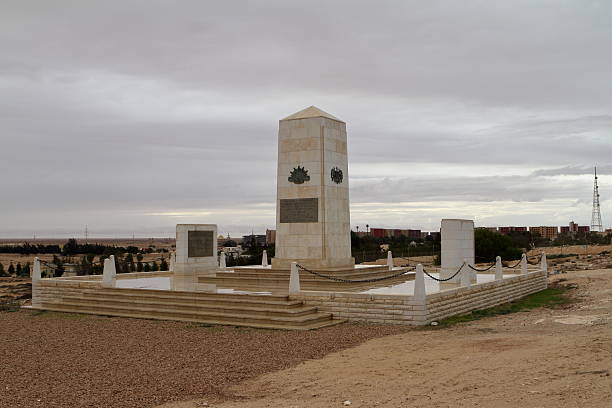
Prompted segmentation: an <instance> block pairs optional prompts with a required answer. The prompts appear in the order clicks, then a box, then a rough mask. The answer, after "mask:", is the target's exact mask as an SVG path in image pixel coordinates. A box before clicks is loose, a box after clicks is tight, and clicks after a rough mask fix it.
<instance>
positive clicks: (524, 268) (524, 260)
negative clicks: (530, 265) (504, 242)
mask: <svg viewBox="0 0 612 408" xmlns="http://www.w3.org/2000/svg"><path fill="white" fill-rule="evenodd" d="M521 274H523V275H527V254H525V253H523V256H521Z"/></svg>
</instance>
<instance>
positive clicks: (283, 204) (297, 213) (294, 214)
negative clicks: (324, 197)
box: [279, 198, 319, 223]
mask: <svg viewBox="0 0 612 408" xmlns="http://www.w3.org/2000/svg"><path fill="white" fill-rule="evenodd" d="M279 212H280V222H281V223H295V222H319V199H318V198H293V199H281V200H280V208H279Z"/></svg>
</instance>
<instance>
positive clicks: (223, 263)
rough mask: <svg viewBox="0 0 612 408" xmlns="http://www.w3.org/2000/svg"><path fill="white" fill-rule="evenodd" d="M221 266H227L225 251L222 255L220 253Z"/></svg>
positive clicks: (222, 267)
mask: <svg viewBox="0 0 612 408" xmlns="http://www.w3.org/2000/svg"><path fill="white" fill-rule="evenodd" d="M219 268H221V269H225V268H227V266H226V263H225V252H221V255H219Z"/></svg>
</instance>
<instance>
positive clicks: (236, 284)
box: [198, 270, 414, 292]
mask: <svg viewBox="0 0 612 408" xmlns="http://www.w3.org/2000/svg"><path fill="white" fill-rule="evenodd" d="M398 272H399V271H389V270H385V271H381V272H375V273H370V274H367V275H361V276H359V277H356V278H344V277H342V278H343V279H355V280H367V279H376V278H382V277H386V276H392V275H395V274H397V273H398ZM411 279H414V274H410V273H409V274H406V275H403V276H399V277H395V278H390V279H385V280H382V281H378V282H338V281H334V280H330V279H326V278H321V277H318V276H313V275H311V274H308V276H305V275H300V287H301V289H302V290H315V291H316V290H321V291H340V292H342V291H357V290H362V289H371V288H374V287H381V286H388V285H391V284H395V283H400V282H404V281H406V280H411ZM198 283H201V284H213V285H217V287H218V288H232V289H238V290H251V291H253V290H259V291H261V290H266V289H267V290H274V291H286V290H288V287H289V275H286V276H267V275H263V274H262V275H256V276H253V275H251V276H244V275H241V274H238V273H232V272H225V273H219V272H218V273H217V274H216V276H199V277H198Z"/></svg>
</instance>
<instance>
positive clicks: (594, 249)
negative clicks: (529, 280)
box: [528, 245, 612, 256]
mask: <svg viewBox="0 0 612 408" xmlns="http://www.w3.org/2000/svg"><path fill="white" fill-rule="evenodd" d="M542 252H546V255H558V254H577V255H597V254H600V253H602V252H612V245H568V246H562V247H543V248H536V249H533V250H531V251H529V253H528V254H529V255H530V256H531V255H538V254H540V253H542Z"/></svg>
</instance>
